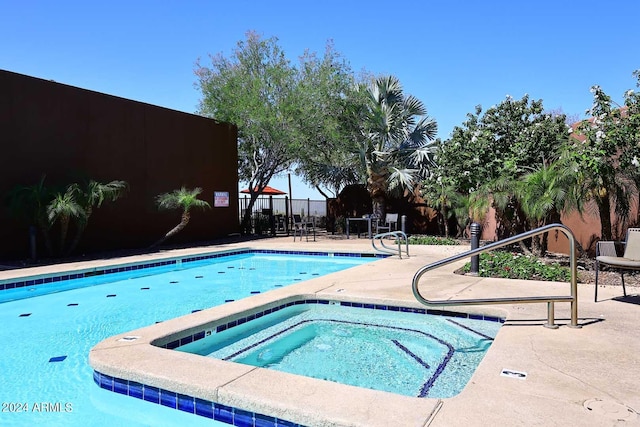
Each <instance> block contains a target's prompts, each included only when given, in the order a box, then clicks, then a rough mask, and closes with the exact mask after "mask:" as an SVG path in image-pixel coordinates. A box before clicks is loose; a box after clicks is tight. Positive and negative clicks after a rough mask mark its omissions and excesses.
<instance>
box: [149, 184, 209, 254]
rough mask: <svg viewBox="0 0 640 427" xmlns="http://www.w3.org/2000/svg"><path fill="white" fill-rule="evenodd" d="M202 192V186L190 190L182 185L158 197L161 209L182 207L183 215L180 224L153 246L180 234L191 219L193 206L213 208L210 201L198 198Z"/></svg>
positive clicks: (157, 200) (157, 201)
mask: <svg viewBox="0 0 640 427" xmlns="http://www.w3.org/2000/svg"><path fill="white" fill-rule="evenodd" d="M200 193H202V188H199V187H196V188H194V189H192V190H189V189H187V188H185V187H182V188H181V189H179V190H173V191H172V192H170V193H163V194H160V195H159V196H157V197H156V203H157V205H158V208H159V209H161V210H162V209H182V217H181V220H180V223H179V224H178V225H176V226H175V227H173V228H172V229H171V230H169V231H168V232H167V233H166V234H165V235H164V236H163V237H162V238H161V239H160V240H158V241H157V242H156V243H154V244H153V245H151V247H154V246H158V245H160V244H162V243H164V241H165V240H167V239H168V238H170V237H171V236H174V235H176V234H178V233H179V232H180V231H181V230H182V229H184V228H185V227H186V226H187V224H189V220H190V219H191V212H190V210H191V209H192V208H198V209H207V208H211V205H209V203H207V202H205V201H204V200H200V199H198V195H199V194H200Z"/></svg>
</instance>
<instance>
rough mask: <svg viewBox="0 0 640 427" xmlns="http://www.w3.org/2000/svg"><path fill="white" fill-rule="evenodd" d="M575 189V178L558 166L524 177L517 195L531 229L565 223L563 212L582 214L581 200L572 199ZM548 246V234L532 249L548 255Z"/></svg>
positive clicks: (535, 242) (536, 239) (534, 239)
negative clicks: (580, 212) (573, 211)
mask: <svg viewBox="0 0 640 427" xmlns="http://www.w3.org/2000/svg"><path fill="white" fill-rule="evenodd" d="M575 185H576V183H575V175H574V174H573V173H570V171H568V170H567V169H565V168H562V167H560V165H559V164H558V163H554V164H551V165H550V166H547V165H542V166H541V167H540V168H538V169H536V170H534V171H533V172H530V173H528V174H527V175H525V176H523V177H522V178H521V179H520V182H519V185H518V192H517V193H518V196H519V199H520V205H521V206H522V210H523V212H524V214H525V215H526V217H527V220H528V221H529V224H530V227H531V228H538V227H543V226H545V225H547V224H553V223H561V222H562V221H561V213H562V212H565V213H568V212H571V211H572V210H574V209H577V210H578V211H580V210H581V209H582V202H581V200H580V199H579V198H578V199H576V198H573V197H572V196H573V195H574V192H573V189H574V188H575ZM547 242H548V235H547V234H545V235H543V236H535V237H534V238H533V241H532V245H531V248H532V252H533V253H534V255H536V256H543V255H545V253H546V251H547Z"/></svg>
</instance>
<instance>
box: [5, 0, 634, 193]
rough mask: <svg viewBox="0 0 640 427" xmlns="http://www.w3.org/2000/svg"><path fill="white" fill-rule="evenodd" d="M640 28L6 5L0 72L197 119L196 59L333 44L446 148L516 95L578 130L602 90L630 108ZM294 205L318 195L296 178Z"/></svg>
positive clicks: (527, 13) (539, 10) (409, 11)
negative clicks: (252, 43)
mask: <svg viewBox="0 0 640 427" xmlns="http://www.w3.org/2000/svg"><path fill="white" fill-rule="evenodd" d="M639 17H640V1H638V0H620V1H617V2H602V1H592V0H587V1H572V0H566V1H565V0H559V1H558V0H554V1H550V0H540V1H519V0H515V1H514V0H511V1H491V0H488V1H484V2H479V1H475V0H468V1H464V0H458V1H455V0H452V1H448V2H434V1H425V0H421V1H407V0H396V1H386V2H382V1H376V0H369V1H350V0H340V1H335V0H324V1H314V2H305V1H299V0H298V1H278V0H271V1H262V0H254V1H247V0H233V1H212V0H198V1H162V0H157V1H150V0H129V1H121V0H110V1H107V2H93V1H82V2H80V1H64V0H60V1H37V0H23V1H17V0H0V69H5V70H9V71H13V72H17V73H22V74H27V75H31V76H35V77H40V78H44V79H52V80H55V81H57V82H60V83H65V84H69V85H72V86H78V87H82V88H85V89H91V90H95V91H98V92H104V93H108V94H111V95H116V96H120V97H124V98H130V99H134V100H137V101H142V102H147V103H150V104H155V105H160V106H163V107H168V108H172V109H175V110H180V111H185V112H190V113H193V112H195V110H196V108H197V105H198V101H199V99H200V93H199V91H198V90H197V89H196V88H195V86H194V83H195V82H196V78H195V76H194V73H193V70H194V65H195V62H196V60H197V59H198V58H202V60H203V63H204V64H208V62H207V61H208V55H209V54H216V53H219V52H222V53H223V54H225V55H229V54H230V53H231V51H232V50H233V49H234V47H235V45H236V43H237V42H238V41H239V40H243V39H244V38H245V33H246V32H247V31H248V30H255V31H257V32H258V33H259V34H261V35H262V36H264V37H267V38H268V37H271V36H275V37H277V38H278V39H279V43H280V46H281V47H282V48H283V49H284V51H285V52H286V54H287V55H288V57H289V58H290V59H291V60H292V61H294V62H295V61H297V57H298V56H299V55H300V54H302V53H303V51H304V50H305V49H309V50H311V51H316V52H318V53H322V52H323V51H324V47H325V45H326V42H327V40H329V39H331V40H333V42H334V44H335V48H336V50H337V51H339V52H340V53H342V54H343V55H344V57H345V58H346V59H347V60H348V61H349V62H350V64H351V67H352V68H353V69H354V70H356V71H358V70H361V69H366V70H367V71H369V72H372V73H374V74H394V75H396V76H397V77H398V78H399V79H400V81H401V82H402V84H403V87H404V90H405V92H406V93H410V94H412V95H415V96H416V97H418V98H419V99H420V100H422V101H423V102H424V103H425V105H426V106H427V108H428V111H429V115H430V116H431V117H433V118H434V119H436V121H437V122H438V126H439V132H438V136H440V137H441V138H447V137H448V136H449V134H450V132H451V131H452V129H453V127H454V126H456V125H459V124H461V123H462V122H463V121H464V119H465V115H466V114H467V113H469V112H471V111H473V109H474V106H475V105H477V104H481V105H482V106H483V107H485V109H486V108H488V107H490V106H491V105H495V104H497V103H499V102H501V101H502V100H503V99H504V98H505V96H506V95H511V96H513V97H514V98H516V99H518V98H520V97H522V96H523V95H524V94H525V93H526V94H529V95H530V96H531V98H533V99H542V100H543V101H544V105H545V108H547V109H550V110H551V109H554V110H555V109H562V110H563V111H564V112H565V113H566V114H569V115H576V116H578V117H579V118H583V117H584V110H585V109H587V108H589V107H590V105H591V94H590V92H589V88H590V87H591V86H592V85H594V84H599V85H600V86H602V87H603V89H604V90H605V91H606V92H607V93H608V94H610V95H611V96H612V97H613V98H614V100H616V101H617V102H622V99H623V97H622V95H623V93H624V92H625V91H626V90H627V89H636V88H635V82H634V80H633V77H632V75H631V73H632V72H633V70H635V69H638V68H640V30H639V29H638V25H637V22H638V18H639ZM0 96H1V95H0ZM286 181H287V180H286V177H284V178H282V179H279V180H274V181H272V183H271V184H272V185H273V186H274V187H277V188H281V189H283V190H285V191H286V190H287V188H286V186H287V183H286ZM293 197H294V198H306V197H311V198H319V195H318V194H317V193H315V192H314V191H311V190H308V189H306V188H305V187H304V186H303V185H301V184H300V183H299V182H298V180H295V179H294V188H293Z"/></svg>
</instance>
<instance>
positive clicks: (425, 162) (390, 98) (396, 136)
mask: <svg viewBox="0 0 640 427" xmlns="http://www.w3.org/2000/svg"><path fill="white" fill-rule="evenodd" d="M367 95H368V108H367V111H366V113H365V118H364V127H363V130H362V133H363V139H362V141H361V144H360V147H359V150H360V153H359V154H360V159H361V161H362V162H363V163H364V168H365V171H366V172H365V173H366V177H367V190H368V191H369V194H370V195H371V199H372V202H373V214H374V215H375V216H376V217H378V218H383V217H384V214H385V213H386V212H385V211H386V206H385V205H386V198H387V196H388V195H389V194H390V193H396V194H398V193H399V194H402V193H403V192H405V194H406V192H413V190H414V187H415V185H416V184H417V183H418V181H419V180H420V178H424V177H425V175H426V173H427V171H428V167H429V165H430V164H431V158H432V154H433V148H434V147H433V146H432V145H431V144H429V142H430V141H431V140H433V139H434V137H435V135H436V131H437V124H436V122H435V121H434V120H433V119H431V118H429V117H427V116H426V113H427V110H426V108H425V106H424V104H423V103H422V102H421V101H420V100H418V99H417V98H415V97H413V96H411V95H405V94H404V93H403V90H402V86H401V84H400V81H399V80H398V79H397V78H396V77H394V76H385V77H380V78H378V79H376V80H375V81H374V82H373V83H372V84H371V85H370V86H369V87H368V88H367ZM420 116H422V117H420ZM418 117H420V118H419V119H418Z"/></svg>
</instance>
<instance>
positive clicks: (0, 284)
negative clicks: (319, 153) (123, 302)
mask: <svg viewBox="0 0 640 427" xmlns="http://www.w3.org/2000/svg"><path fill="white" fill-rule="evenodd" d="M242 254H280V255H308V256H323V257H330V256H334V257H352V258H386V257H388V255H387V254H373V253H357V252H330V251H319V252H312V251H294V250H290V251H288V250H287V251H285V250H272V249H249V248H247V249H237V250H231V251H224V252H215V253H208V254H203V255H194V256H185V257H178V258H170V259H163V260H158V261H154V262H144V263H135V264H126V265H119V266H112V267H99V268H94V269H91V270H85V271H77V272H74V273H72V272H62V273H57V274H49V275H46V274H43V275H37V276H27V277H23V278H19V279H4V280H0V291H4V290H9V289H17V288H24V287H30V286H38V285H46V284H49V283H59V282H63V281H68V280H74V279H84V278H87V277H94V276H103V275H108V274H114V273H122V272H127V271H136V270H144V269H147V268H155V267H164V266H168V265H169V266H170V265H176V266H178V265H181V264H184V263H189V262H194V261H202V260H207V259H214V258H222V257H227V256H233V255H242Z"/></svg>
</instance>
